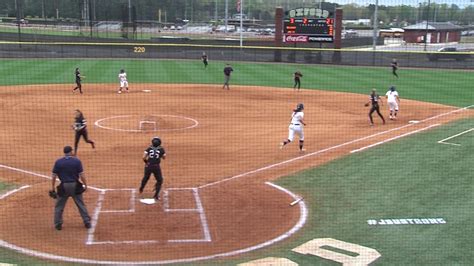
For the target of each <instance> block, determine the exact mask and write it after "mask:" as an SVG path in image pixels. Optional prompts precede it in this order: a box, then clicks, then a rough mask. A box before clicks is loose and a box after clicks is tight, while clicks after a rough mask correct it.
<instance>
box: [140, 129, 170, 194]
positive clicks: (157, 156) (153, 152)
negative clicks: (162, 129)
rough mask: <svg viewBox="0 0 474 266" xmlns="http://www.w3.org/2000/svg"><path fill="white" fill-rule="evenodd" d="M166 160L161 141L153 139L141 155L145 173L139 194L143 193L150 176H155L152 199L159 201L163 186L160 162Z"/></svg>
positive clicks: (156, 138)
mask: <svg viewBox="0 0 474 266" xmlns="http://www.w3.org/2000/svg"><path fill="white" fill-rule="evenodd" d="M165 158H166V152H165V149H164V148H163V147H161V139H160V138H158V137H154V138H153V139H152V141H151V146H150V147H148V148H147V149H146V150H145V153H144V154H143V161H144V162H145V173H144V175H143V179H142V182H141V185H140V189H139V192H140V193H143V190H144V189H145V186H146V183H147V182H148V179H150V176H151V174H153V175H154V176H155V179H156V185H155V194H154V195H153V198H154V199H155V200H159V195H160V190H161V185H162V184H163V175H162V174H161V167H160V162H161V159H163V160H164V159H165Z"/></svg>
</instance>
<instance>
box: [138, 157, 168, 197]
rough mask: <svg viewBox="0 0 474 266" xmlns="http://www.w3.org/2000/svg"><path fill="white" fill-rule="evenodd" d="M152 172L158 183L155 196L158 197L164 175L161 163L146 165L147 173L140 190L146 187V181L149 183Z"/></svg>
mask: <svg viewBox="0 0 474 266" xmlns="http://www.w3.org/2000/svg"><path fill="white" fill-rule="evenodd" d="M151 174H153V176H155V179H156V184H155V195H154V196H153V197H154V198H158V195H159V194H160V190H161V185H162V184H163V175H162V174H161V167H160V165H159V164H158V165H147V166H145V173H144V175H143V179H142V183H141V185H140V192H143V189H145V186H146V183H148V179H150V176H151Z"/></svg>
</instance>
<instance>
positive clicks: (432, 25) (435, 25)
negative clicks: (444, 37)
mask: <svg viewBox="0 0 474 266" xmlns="http://www.w3.org/2000/svg"><path fill="white" fill-rule="evenodd" d="M426 26H427V25H426V21H423V22H421V23H418V24H413V25H410V26H407V27H404V28H403V29H404V30H426V29H428V30H463V27H461V26H458V25H454V24H453V23H451V22H428V28H427V27H426Z"/></svg>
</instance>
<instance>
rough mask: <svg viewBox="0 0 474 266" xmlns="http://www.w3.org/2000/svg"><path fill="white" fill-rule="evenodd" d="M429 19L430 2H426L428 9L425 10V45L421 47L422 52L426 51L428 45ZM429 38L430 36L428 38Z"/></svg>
mask: <svg viewBox="0 0 474 266" xmlns="http://www.w3.org/2000/svg"><path fill="white" fill-rule="evenodd" d="M429 18H430V0H428V8H427V10H426V29H425V45H424V47H423V51H426V46H427V45H428V26H429V25H428V21H429ZM430 38H431V36H430Z"/></svg>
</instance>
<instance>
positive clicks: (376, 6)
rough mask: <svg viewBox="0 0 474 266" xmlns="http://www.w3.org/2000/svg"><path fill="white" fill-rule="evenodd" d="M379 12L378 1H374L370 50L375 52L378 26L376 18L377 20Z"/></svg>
mask: <svg viewBox="0 0 474 266" xmlns="http://www.w3.org/2000/svg"><path fill="white" fill-rule="evenodd" d="M378 11H379V0H375V10H374V32H373V33H372V49H373V50H376V49H377V48H376V46H377V26H378V25H377V24H378V18H377V13H378Z"/></svg>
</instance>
